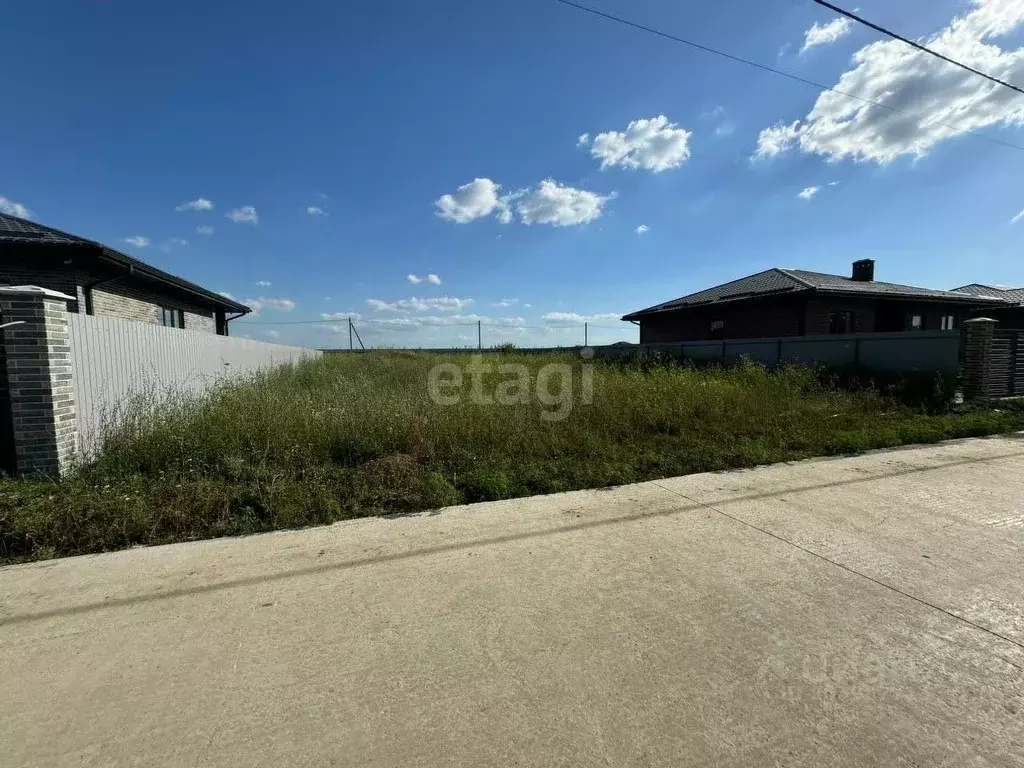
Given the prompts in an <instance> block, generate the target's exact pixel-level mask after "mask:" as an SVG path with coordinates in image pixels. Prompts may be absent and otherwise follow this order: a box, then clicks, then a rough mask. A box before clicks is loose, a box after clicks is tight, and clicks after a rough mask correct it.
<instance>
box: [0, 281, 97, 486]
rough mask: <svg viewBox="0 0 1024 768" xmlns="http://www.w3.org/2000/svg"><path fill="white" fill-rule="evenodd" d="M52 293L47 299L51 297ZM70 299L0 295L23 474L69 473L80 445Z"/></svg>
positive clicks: (13, 420)
mask: <svg viewBox="0 0 1024 768" xmlns="http://www.w3.org/2000/svg"><path fill="white" fill-rule="evenodd" d="M47 294H49V295H47ZM68 300H72V301H73V300H74V299H71V298H70V297H69V296H61V295H60V294H55V293H53V292H46V293H44V292H41V291H40V292H19V293H13V292H6V291H0V313H2V315H3V318H4V322H5V323H9V322H14V321H19V320H20V321H22V324H20V325H16V326H13V327H9V328H6V329H4V347H5V350H4V351H5V354H6V358H7V360H6V368H7V385H8V390H7V391H8V395H9V398H10V409H11V427H12V432H13V435H14V449H15V459H16V469H17V472H18V473H19V474H23V475H50V476H54V477H59V476H61V475H63V474H65V473H66V472H67V471H68V470H69V469H70V468H71V465H72V463H73V461H74V456H75V450H76V446H77V442H78V426H77V421H76V414H75V398H74V389H73V384H72V378H73V373H72V366H71V341H70V335H69V331H68V311H67V304H68Z"/></svg>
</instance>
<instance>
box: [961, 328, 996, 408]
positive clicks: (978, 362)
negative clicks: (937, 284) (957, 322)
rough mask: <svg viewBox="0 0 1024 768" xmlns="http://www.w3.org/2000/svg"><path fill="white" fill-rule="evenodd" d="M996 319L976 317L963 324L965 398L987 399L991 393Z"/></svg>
mask: <svg viewBox="0 0 1024 768" xmlns="http://www.w3.org/2000/svg"><path fill="white" fill-rule="evenodd" d="M996 322H997V321H996V320H993V319H992V318H990V317H976V318H973V319H971V320H967V321H966V322H965V323H964V325H963V329H964V330H963V335H962V336H961V339H960V343H961V344H962V349H963V374H962V377H963V390H964V399H965V400H975V401H985V400H988V399H989V397H990V395H991V381H992V339H993V337H994V335H995V329H996Z"/></svg>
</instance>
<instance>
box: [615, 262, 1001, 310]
mask: <svg viewBox="0 0 1024 768" xmlns="http://www.w3.org/2000/svg"><path fill="white" fill-rule="evenodd" d="M805 291H815V292H824V293H839V294H854V295H862V296H882V297H887V296H900V297H905V298H908V299H940V300H942V301H954V302H961V303H975V304H976V303H978V301H979V300H981V301H982V303H985V302H987V301H991V302H996V301H1006V300H1008V299H1002V298H999V297H993V296H979V295H970V294H967V293H963V292H957V291H940V290H935V289H933V288H919V287H917V286H913V285H900V284H898V283H883V282H879V281H877V280H870V281H861V280H854V279H852V278H849V277H843V276H841V275H829V274H826V273H824V272H809V271H807V270H804V269H779V268H777V267H776V268H773V269H766V270H765V271H764V272H758V273H757V274H754V275H749V276H747V277H741V278H740V279H739V280H733V281H732V282H728V283H723V284H722V285H716V286H715V287H714V288H706V289H705V290H703V291H697V293H691V294H689V295H688V296H681V297H679V298H678V299H672V300H671V301H666V302H665V303H663V304H657V305H655V306H653V307H648V308H647V309H641V310H638V311H637V312H633V313H631V314H628V315H626V316H625V317H623V318H622V319H623V320H635V319H636V318H638V317H641V316H643V315H648V314H653V313H655V312H667V311H671V310H673V309H682V308H684V307H692V306H696V305H700V304H721V303H724V302H728V301H738V300H742V299H748V298H754V297H760V296H772V295H778V294H782V293H801V292H805Z"/></svg>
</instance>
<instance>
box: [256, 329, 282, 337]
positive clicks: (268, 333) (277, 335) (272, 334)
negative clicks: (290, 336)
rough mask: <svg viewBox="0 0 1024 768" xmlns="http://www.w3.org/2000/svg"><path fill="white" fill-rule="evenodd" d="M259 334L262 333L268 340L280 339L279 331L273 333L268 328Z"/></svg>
mask: <svg viewBox="0 0 1024 768" xmlns="http://www.w3.org/2000/svg"><path fill="white" fill-rule="evenodd" d="M260 333H262V334H263V335H264V336H266V337H267V338H268V339H279V338H281V332H280V331H274V330H271V329H269V328H264V329H262V330H261V331H260Z"/></svg>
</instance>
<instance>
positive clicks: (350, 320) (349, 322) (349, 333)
mask: <svg viewBox="0 0 1024 768" xmlns="http://www.w3.org/2000/svg"><path fill="white" fill-rule="evenodd" d="M352 349H353V347H352V318H351V317H350V318H349V319H348V351H349V352H351V351H352Z"/></svg>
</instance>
